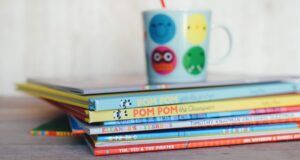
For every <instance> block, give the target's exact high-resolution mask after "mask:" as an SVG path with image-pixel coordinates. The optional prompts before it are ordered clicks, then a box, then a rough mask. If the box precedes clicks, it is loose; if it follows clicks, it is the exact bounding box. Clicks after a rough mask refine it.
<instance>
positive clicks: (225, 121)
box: [75, 112, 300, 135]
mask: <svg viewBox="0 0 300 160" xmlns="http://www.w3.org/2000/svg"><path fill="white" fill-rule="evenodd" d="M75 121H76V122H77V123H78V124H79V125H80V126H81V127H82V128H83V129H85V130H86V132H87V133H88V134H90V135H95V134H111V133H125V132H138V131H154V130H163V129H176V128H192V127H213V126H232V125H251V124H269V123H285V122H298V121H300V112H287V113H276V114H262V115H248V116H237V117H223V118H211V119H198V120H186V121H173V122H155V123H145V124H130V125H118V126H102V125H99V126H90V125H87V124H85V123H83V122H81V121H79V120H77V119H75Z"/></svg>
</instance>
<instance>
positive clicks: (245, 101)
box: [87, 94, 300, 123]
mask: <svg viewBox="0 0 300 160" xmlns="http://www.w3.org/2000/svg"><path fill="white" fill-rule="evenodd" d="M299 104H300V94H291V95H277V96H268V97H255V98H241V99H233V100H222V101H209V102H198V103H185V104H178V105H169V106H153V107H146V108H130V109H122V110H109V111H99V112H96V111H87V112H88V114H89V119H90V123H93V122H105V121H113V120H126V119H139V118H150V117H162V116H174V115H187V114H196V113H211V112H228V111H234V110H249V109H260V108H274V107H286V106H295V105H299Z"/></svg>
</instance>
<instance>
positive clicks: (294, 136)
mask: <svg viewBox="0 0 300 160" xmlns="http://www.w3.org/2000/svg"><path fill="white" fill-rule="evenodd" d="M299 139H300V133H284V134H270V135H260V136H245V137H237V138H223V139H212V140H194V141H182V142H170V143H148V144H141V145H133V146H120V147H111V148H109V147H108V148H103V147H102V148H97V147H95V146H93V144H92V142H91V141H90V140H89V138H88V137H87V136H86V137H85V140H86V141H87V144H88V145H89V147H90V148H91V150H92V152H93V154H94V155H96V156H104V155H113V154H124V153H138V152H153V151H165V150H177V149H191V148H203V147H215V146H228V145H239V144H251V143H264V142H279V141H290V140H299Z"/></svg>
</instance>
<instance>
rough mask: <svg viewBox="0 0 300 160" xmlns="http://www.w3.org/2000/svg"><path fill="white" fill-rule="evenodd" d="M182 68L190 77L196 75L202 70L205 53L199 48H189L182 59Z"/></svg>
mask: <svg viewBox="0 0 300 160" xmlns="http://www.w3.org/2000/svg"><path fill="white" fill-rule="evenodd" d="M183 66H184V68H185V69H186V71H187V72H188V73H190V74H192V75H198V74H200V73H201V72H202V71H203V70H204V66H205V52H204V50H203V49H202V48H201V47H199V46H196V47H192V48H190V49H189V50H188V51H187V52H186V53H185V55H184V57H183Z"/></svg>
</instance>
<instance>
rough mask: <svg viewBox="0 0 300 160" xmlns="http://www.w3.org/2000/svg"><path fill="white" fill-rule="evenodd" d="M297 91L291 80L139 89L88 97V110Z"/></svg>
mask: <svg viewBox="0 0 300 160" xmlns="http://www.w3.org/2000/svg"><path fill="white" fill-rule="evenodd" d="M296 91H297V84H296V83H293V82H281V83H267V84H254V85H240V86H225V87H215V88H214V87H211V88H194V89H184V90H168V91H156V92H146V93H145V92H141V93H133V94H128V96H126V95H124V94H122V95H116V96H106V97H99V98H92V99H89V104H90V105H89V109H90V110H95V111H101V110H117V109H126V108H136V107H146V106H157V105H170V104H178V103H192V102H200V101H210V100H222V99H230V98H241V97H252V96H264V95H272V94H284V93H292V92H296Z"/></svg>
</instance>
